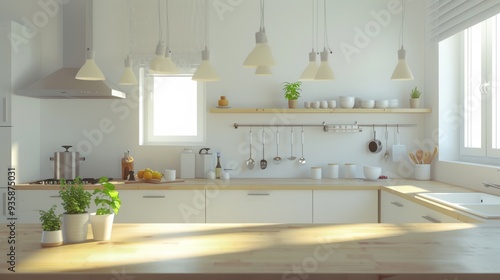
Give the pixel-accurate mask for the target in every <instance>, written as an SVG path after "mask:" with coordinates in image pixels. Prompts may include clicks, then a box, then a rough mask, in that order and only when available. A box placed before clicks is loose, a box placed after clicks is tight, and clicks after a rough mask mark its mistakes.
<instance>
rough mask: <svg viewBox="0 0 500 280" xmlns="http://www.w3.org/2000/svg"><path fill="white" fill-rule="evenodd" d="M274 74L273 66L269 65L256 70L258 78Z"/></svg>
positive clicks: (258, 67)
mask: <svg viewBox="0 0 500 280" xmlns="http://www.w3.org/2000/svg"><path fill="white" fill-rule="evenodd" d="M272 74H273V70H272V69H271V66H268V65H260V66H257V68H255V75H257V76H269V75H272Z"/></svg>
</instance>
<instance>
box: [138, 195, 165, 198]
mask: <svg viewBox="0 0 500 280" xmlns="http://www.w3.org/2000/svg"><path fill="white" fill-rule="evenodd" d="M142 198H165V196H164V195H143V196H142Z"/></svg>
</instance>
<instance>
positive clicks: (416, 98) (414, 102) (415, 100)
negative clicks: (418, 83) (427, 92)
mask: <svg viewBox="0 0 500 280" xmlns="http://www.w3.org/2000/svg"><path fill="white" fill-rule="evenodd" d="M421 94H422V92H421V91H420V90H418V88H417V87H415V88H414V89H412V90H411V94H410V97H411V98H410V108H419V107H420V95H421Z"/></svg>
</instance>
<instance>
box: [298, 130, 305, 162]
mask: <svg viewBox="0 0 500 280" xmlns="http://www.w3.org/2000/svg"><path fill="white" fill-rule="evenodd" d="M301 136H302V137H301V138H302V141H301V144H302V157H301V158H300V159H299V163H300V164H306V159H305V158H304V129H303V128H302V132H301Z"/></svg>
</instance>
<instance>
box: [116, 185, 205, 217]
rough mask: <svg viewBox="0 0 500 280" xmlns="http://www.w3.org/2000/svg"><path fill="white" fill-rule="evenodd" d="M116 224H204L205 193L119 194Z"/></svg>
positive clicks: (178, 191)
mask: <svg viewBox="0 0 500 280" xmlns="http://www.w3.org/2000/svg"><path fill="white" fill-rule="evenodd" d="M120 199H121V201H122V207H121V208H120V211H119V212H118V215H116V216H115V222H116V223H204V222H205V191H204V190H158V191H156V190H122V191H120Z"/></svg>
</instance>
